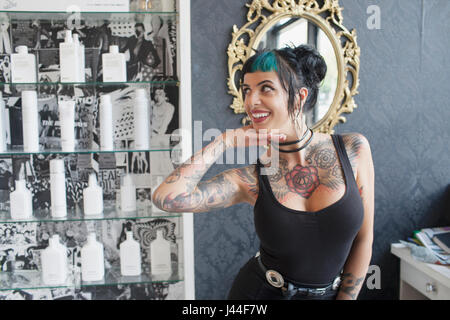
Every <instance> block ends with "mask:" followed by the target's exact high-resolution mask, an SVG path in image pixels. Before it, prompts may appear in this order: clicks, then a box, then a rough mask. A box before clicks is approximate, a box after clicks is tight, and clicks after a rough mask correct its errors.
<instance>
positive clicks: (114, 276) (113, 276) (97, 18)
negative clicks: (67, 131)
mask: <svg viewBox="0 0 450 320" xmlns="http://www.w3.org/2000/svg"><path fill="white" fill-rule="evenodd" d="M177 7H181V10H180V12H181V11H183V12H185V11H186V12H187V14H184V13H183V15H181V14H180V13H179V12H178V11H173V12H161V11H146V12H141V11H130V12H83V11H81V12H58V11H52V12H41V11H2V10H0V23H5V24H9V26H13V25H23V26H25V27H29V26H31V25H33V24H36V25H37V26H40V25H41V24H42V25H43V24H47V25H50V24H51V25H52V26H61V27H62V29H64V25H66V24H67V25H68V24H69V22H70V23H73V24H74V25H75V26H76V29H78V30H81V31H82V30H83V28H85V27H88V28H90V27H92V26H94V25H95V26H102V25H104V24H105V25H113V28H116V29H115V31H117V30H119V29H120V28H121V27H123V26H126V27H128V28H129V27H130V26H134V25H135V24H136V23H148V22H149V21H150V20H151V18H152V15H157V16H160V17H161V19H163V20H166V19H167V20H172V21H176V38H177V39H176V42H177V47H176V57H174V58H176V64H175V65H174V67H176V70H177V71H176V73H175V75H172V76H167V77H166V76H156V77H154V78H153V79H152V81H126V82H103V81H101V80H102V79H101V77H97V78H96V77H95V76H94V77H91V76H89V75H86V82H82V83H81V82H60V81H53V80H57V79H59V77H47V78H45V77H39V75H40V72H47V73H48V72H52V71H53V70H49V69H45V70H42V69H40V70H36V72H37V79H38V81H37V82H35V83H12V82H8V80H5V81H4V82H0V90H1V91H3V99H7V98H11V97H12V98H14V97H19V96H20V94H21V92H22V91H23V90H35V91H36V92H37V94H38V98H39V97H42V96H44V97H45V96H48V95H56V96H58V95H61V96H80V97H88V96H93V97H95V99H98V98H99V97H100V96H101V95H102V94H105V93H109V92H112V91H116V90H122V89H123V90H127V88H128V89H129V90H135V89H138V88H144V89H146V90H150V89H154V88H158V87H160V88H161V87H162V88H164V87H165V88H167V87H172V88H173V87H174V86H175V87H178V88H177V90H180V93H179V96H177V100H178V101H180V100H183V97H184V101H186V100H187V97H188V93H187V92H188V91H187V90H186V88H184V89H183V88H181V87H182V86H181V85H180V84H181V80H182V78H179V77H180V76H181V75H183V79H184V80H183V81H184V82H183V83H186V82H185V81H186V79H190V76H188V75H189V72H188V71H186V70H187V69H186V70H185V71H180V70H184V69H183V68H186V66H187V65H188V63H187V61H188V60H189V59H188V58H187V57H188V56H189V54H185V55H184V56H183V57H180V53H181V52H182V50H181V49H182V48H184V50H186V47H187V46H188V42H186V43H184V44H183V47H179V45H180V44H179V42H180V41H179V37H180V29H181V27H180V25H179V24H180V21H182V22H183V26H184V28H185V27H186V26H187V24H188V21H189V18H188V17H189V15H190V11H189V3H185V2H182V1H181V2H179V1H177ZM179 28H180V29H179ZM11 30H12V29H10V30H9V32H10V35H11V34H12V33H11V32H12V31H11ZM183 32H185V33H184V37H186V30H185V31H183ZM127 36H128V35H125V36H124V37H127ZM58 37H59V36H58ZM181 37H183V34H182V35H181ZM12 39H13V38H12ZM58 39H59V40H61V38H60V37H59V38H58ZM117 44H118V43H114V42H112V43H110V45H117ZM11 45H12V46H13V47H15V44H14V43H11ZM188 48H189V50H188V51H190V47H188ZM49 51H58V48H57V47H53V48H45V47H36V48H33V47H32V46H29V52H30V53H33V54H35V57H36V66H37V69H39V66H40V62H41V59H45V54H47V55H49V54H56V52H49ZM99 52H100V50H99V49H98V48H89V47H88V46H86V48H85V53H86V55H92V54H95V55H98V54H99ZM182 65H183V68H182V67H181V66H182ZM56 71H57V70H56ZM93 73H94V72H93ZM173 90H175V88H173ZM181 92H184V93H181ZM80 93H81V94H80ZM182 95H183V97H181V96H182ZM189 101H190V100H189ZM184 103H186V102H184ZM179 104H180V109H179V113H180V115H179V119H181V117H182V116H183V118H184V119H188V120H189V121H188V120H186V121H187V122H186V123H187V124H188V125H189V126H190V110H187V111H183V115H182V114H181V113H182V112H181V109H182V107H181V103H179ZM187 106H188V107H190V104H189V103H188V104H187ZM113 107H114V105H113ZM16 108H21V107H20V103H19V104H18V105H17V107H16ZM19 112H20V111H19ZM184 112H186V114H184ZM179 121H180V125H179V126H180V128H181V127H183V128H184V127H186V126H187V125H186V123H184V120H183V121H181V120H179ZM177 138H178V137H177ZM187 138H188V139H185V137H183V139H181V137H179V141H178V140H177V141H176V143H178V142H180V143H179V145H175V146H173V145H174V143H173V142H174V141H173V140H171V141H170V147H169V146H168V145H164V146H162V145H154V144H153V143H152V139H150V148H149V149H146V150H138V149H134V148H133V147H132V146H130V147H128V148H125V147H124V148H117V149H114V150H101V149H99V148H98V147H92V148H87V149H75V150H73V151H62V150H61V149H54V148H49V149H40V150H39V151H35V152H29V151H25V150H23V149H17V148H13V149H7V150H5V151H3V152H0V157H7V156H11V157H14V156H26V155H39V154H43V155H50V154H55V155H56V154H59V155H66V156H67V155H71V154H102V153H132V152H133V153H134V152H151V153H156V152H172V151H180V152H181V142H182V143H183V150H185V149H187V151H189V148H188V147H190V143H188V141H189V137H187ZM178 146H179V148H180V149H179V150H178ZM186 146H188V147H186ZM184 152H186V151H184ZM184 152H183V153H184ZM67 212H68V215H67V217H65V218H54V217H52V216H51V213H50V210H49V209H46V210H35V211H34V212H33V217H32V218H30V219H23V220H13V219H11V216H10V212H9V210H8V209H7V208H6V210H4V211H0V223H1V224H13V225H14V224H18V223H47V222H49V223H52V222H66V221H103V220H124V221H125V220H143V219H149V220H150V221H152V222H155V223H156V221H155V220H156V219H169V220H170V219H173V218H176V219H178V220H179V222H180V224H179V225H178V228H180V229H182V230H187V228H188V227H187V226H186V225H185V222H184V221H185V217H184V215H183V214H181V213H176V214H171V213H167V212H160V211H156V210H153V207H152V206H150V207H146V208H144V209H142V208H139V207H138V210H137V211H133V212H121V211H120V210H118V209H117V208H116V206H115V202H114V204H110V203H107V202H105V205H104V212H103V214H102V215H98V216H85V215H84V213H83V210H82V209H77V210H75V209H72V210H69V209H68V210H67ZM190 221H191V220H189V219H188V222H189V226H190V225H191V222H190ZM95 224H96V225H97V223H95ZM189 230H190V229H189ZM186 234H187V232H186V231H182V236H180V239H181V248H182V249H183V250H184V251H183V252H186V251H187V250H186V247H188V248H191V246H192V245H191V244H190V242H189V243H188V245H186V244H185V235H186ZM177 237H178V235H177ZM177 239H178V238H177ZM188 240H189V241H190V236H189V235H188ZM177 245H178V243H177ZM189 250H190V249H189ZM183 252H180V254H183ZM184 256H185V253H184V255H183V257H182V258H181V259H179V260H178V261H179V262H174V261H172V270H173V272H172V274H171V275H166V276H155V275H151V276H150V275H148V274H144V273H143V274H142V275H141V276H138V277H123V276H121V274H120V268H119V267H118V266H116V265H113V266H112V267H111V268H109V269H105V277H104V279H103V280H102V281H98V282H85V281H81V276H80V270H79V269H74V267H73V266H70V269H71V270H70V272H69V277H68V279H67V281H66V283H65V284H62V285H57V286H48V285H46V284H44V283H43V282H42V277H41V271H40V270H17V269H15V270H14V269H13V271H8V272H2V271H0V291H2V292H7V291H11V290H31V289H46V288H83V287H90V286H114V285H131V284H152V283H169V284H170V283H177V282H181V281H186V280H187V283H188V284H187V285H186V289H185V292H188V293H187V294H186V295H187V297H193V285H192V284H191V282H192V281H193V265H191V264H192V263H191V261H190V259H187V260H186V258H185V257H184ZM180 260H181V261H180ZM185 262H186V268H185V264H184V263H185ZM186 274H187V275H188V276H186ZM191 278H192V279H191Z"/></svg>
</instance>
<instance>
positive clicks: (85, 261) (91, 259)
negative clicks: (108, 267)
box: [81, 232, 105, 281]
mask: <svg viewBox="0 0 450 320" xmlns="http://www.w3.org/2000/svg"><path fill="white" fill-rule="evenodd" d="M104 276H105V260H104V253H103V244H102V243H100V242H98V241H97V239H96V236H95V233H94V232H91V233H90V234H89V235H88V239H87V242H86V244H85V245H84V246H83V247H82V248H81V280H83V281H100V280H102V279H103V277H104Z"/></svg>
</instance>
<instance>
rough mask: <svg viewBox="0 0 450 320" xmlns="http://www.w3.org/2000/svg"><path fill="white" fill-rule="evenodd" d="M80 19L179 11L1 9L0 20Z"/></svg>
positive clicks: (129, 17) (124, 18) (122, 18)
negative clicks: (77, 16)
mask: <svg viewBox="0 0 450 320" xmlns="http://www.w3.org/2000/svg"><path fill="white" fill-rule="evenodd" d="M78 14H79V17H80V20H81V21H83V20H88V21H97V20H107V21H108V22H109V23H110V22H115V21H120V22H124V21H127V20H129V21H139V20H140V19H144V17H145V16H146V15H152V14H153V15H162V16H168V17H172V16H176V15H178V12H177V11H126V12H125V11H120V12H119V11H116V12H113V11H111V12H104V11H103V12H102V11H98V12H94V11H92V12H90V11H89V12H88V11H80V12H65V11H5V10H0V22H4V21H5V20H6V21H11V22H12V21H23V20H51V21H58V20H60V21H66V20H67V19H68V18H71V19H75V18H76V16H75V15H78Z"/></svg>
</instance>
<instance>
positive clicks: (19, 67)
mask: <svg viewBox="0 0 450 320" xmlns="http://www.w3.org/2000/svg"><path fill="white" fill-rule="evenodd" d="M16 52H17V53H13V54H11V81H12V82H13V83H36V82H37V80H36V79H37V77H36V57H35V56H34V54H31V53H28V48H27V46H18V47H16Z"/></svg>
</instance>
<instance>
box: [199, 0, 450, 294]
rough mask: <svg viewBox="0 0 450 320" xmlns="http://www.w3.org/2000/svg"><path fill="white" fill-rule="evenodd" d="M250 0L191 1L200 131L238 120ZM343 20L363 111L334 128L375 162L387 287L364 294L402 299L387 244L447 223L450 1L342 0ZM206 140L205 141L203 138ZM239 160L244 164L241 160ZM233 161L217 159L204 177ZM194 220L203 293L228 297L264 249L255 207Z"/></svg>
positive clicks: (375, 261) (378, 244) (380, 259)
mask: <svg viewBox="0 0 450 320" xmlns="http://www.w3.org/2000/svg"><path fill="white" fill-rule="evenodd" d="M245 3H246V1H243V0H233V1H229V0H192V1H191V15H192V105H193V120H194V121H202V126H203V130H206V129H208V128H218V129H220V130H222V131H225V129H227V128H237V127H240V119H241V116H238V115H235V114H234V113H233V111H232V110H231V109H229V108H228V106H229V104H230V103H231V102H232V98H231V96H230V95H228V94H227V86H226V77H227V76H228V74H227V54H226V51H227V46H228V44H229V42H230V40H231V32H232V25H233V24H236V25H237V26H238V27H241V26H242V25H243V24H244V23H245V22H246V21H245V19H246V13H247V8H246V7H245V6H244V5H245ZM340 3H341V5H342V6H343V7H344V11H343V16H344V24H345V26H346V27H347V28H348V29H353V28H355V29H356V31H357V36H358V44H359V46H360V47H361V70H360V87H359V92H360V93H359V95H357V96H356V98H355V100H356V103H357V104H358V109H356V110H355V111H354V113H353V114H350V115H347V116H346V118H347V123H345V124H339V125H338V126H337V127H336V132H337V133H344V132H360V133H362V134H363V135H365V136H366V137H367V138H368V140H369V142H370V144H371V148H372V155H373V160H374V165H375V175H376V177H375V240H374V245H373V256H372V261H371V264H372V265H378V266H379V267H380V268H381V290H368V289H367V288H365V287H364V288H363V290H362V291H361V294H360V299H397V298H398V278H399V263H398V260H397V258H395V257H394V256H392V255H391V254H390V243H392V242H396V241H398V240H399V239H406V237H407V236H410V235H411V234H412V232H413V230H416V229H420V228H424V227H432V226H438V225H443V224H447V225H450V209H449V207H448V201H449V198H450V196H449V184H450V160H449V159H450V150H449V142H448V141H449V138H450V125H449V120H450V108H449V101H450V90H449V83H448V80H449V76H448V75H449V74H450V61H449V60H450V42H449V41H448V35H449V34H450V25H449V24H448V23H447V20H448V17H449V16H450V2H449V1H448V0H426V1H424V0H382V1H379V0H378V1H375V0H372V1H370V0H358V1H355V0H341V1H340ZM371 4H376V5H379V7H380V9H381V29H380V30H369V29H368V28H367V26H366V20H367V18H368V14H367V13H366V10H367V7H368V6H369V5H371ZM206 144H207V142H204V144H203V145H204V146H205V145H206ZM236 166H238V165H236ZM228 168H230V166H226V165H218V164H215V165H214V166H213V167H211V169H210V170H209V171H208V173H207V174H206V175H205V177H204V178H205V179H207V178H210V177H212V176H214V175H216V174H218V173H219V172H221V171H223V170H225V169H228ZM194 219H195V220H194V223H195V230H194V231H195V277H196V282H195V283H196V297H197V299H225V298H226V296H227V293H228V290H229V289H230V287H231V283H232V281H233V279H234V276H235V275H236V274H237V272H238V270H239V268H240V267H241V266H242V265H243V264H244V263H245V262H246V261H247V259H248V258H249V257H250V256H252V255H253V254H254V253H255V252H256V251H257V249H258V246H259V241H258V238H257V236H256V234H255V230H254V226H253V208H252V207H251V206H250V205H247V204H241V205H236V206H233V207H230V208H227V209H224V210H215V211H212V212H209V213H200V214H196V215H195V216H194Z"/></svg>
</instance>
